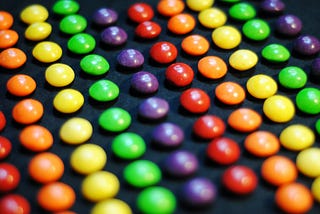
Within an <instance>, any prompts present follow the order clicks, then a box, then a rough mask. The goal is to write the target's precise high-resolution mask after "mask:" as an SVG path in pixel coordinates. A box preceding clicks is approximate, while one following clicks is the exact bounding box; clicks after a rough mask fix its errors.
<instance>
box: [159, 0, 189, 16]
mask: <svg viewBox="0 0 320 214" xmlns="http://www.w3.org/2000/svg"><path fill="white" fill-rule="evenodd" d="M184 8H185V3H184V1H182V0H163V1H159V2H158V4H157V11H158V13H159V14H161V15H162V16H174V15H177V14H180V13H182V11H183V10H184Z"/></svg>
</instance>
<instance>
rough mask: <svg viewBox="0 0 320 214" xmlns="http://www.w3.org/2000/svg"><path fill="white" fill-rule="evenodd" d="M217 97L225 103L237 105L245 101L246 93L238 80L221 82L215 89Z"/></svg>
mask: <svg viewBox="0 0 320 214" xmlns="http://www.w3.org/2000/svg"><path fill="white" fill-rule="evenodd" d="M214 93H215V95H216V97H217V98H218V99H219V100H220V101H221V102H222V103H224V104H227V105H237V104H240V103H242V102H243V101H244V99H245V98H246V93H245V91H244V89H243V87H242V86H241V85H239V84H238V83H236V82H230V81H228V82H223V83H220V84H219V85H218V86H217V87H216V88H215V91H214Z"/></svg>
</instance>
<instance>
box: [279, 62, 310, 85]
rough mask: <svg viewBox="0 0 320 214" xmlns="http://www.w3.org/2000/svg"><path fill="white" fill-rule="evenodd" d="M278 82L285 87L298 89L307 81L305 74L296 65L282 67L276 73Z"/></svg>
mask: <svg viewBox="0 0 320 214" xmlns="http://www.w3.org/2000/svg"><path fill="white" fill-rule="evenodd" d="M278 79H279V83H280V84H281V85H282V86H284V87H285V88H290V89H298V88H302V87H304V86H305V84H306V83H307V79H308V77H307V74H306V73H305V72H304V70H302V69H301V68H299V67H297V66H288V67H285V68H283V69H282V70H281V71H280V72H279V74H278Z"/></svg>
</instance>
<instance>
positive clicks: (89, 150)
mask: <svg viewBox="0 0 320 214" xmlns="http://www.w3.org/2000/svg"><path fill="white" fill-rule="evenodd" d="M106 163H107V153H106V152H105V151H104V149H103V148H102V147H101V146H99V145H96V144H91V143H88V144H83V145H80V146H78V147H77V148H76V149H75V150H73V152H72V153H71V156H70V165H71V168H72V169H73V170H74V171H76V172H78V173H80V174H83V175H88V174H91V173H93V172H96V171H99V170H102V169H103V167H104V166H105V165H106Z"/></svg>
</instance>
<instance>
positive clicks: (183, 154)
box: [163, 150, 199, 178]
mask: <svg viewBox="0 0 320 214" xmlns="http://www.w3.org/2000/svg"><path fill="white" fill-rule="evenodd" d="M198 167H199V161H198V159H197V157H196V156H195V155H194V154H193V153H192V152H189V151H186V150H177V151H174V152H172V153H171V154H169V155H168V156H167V157H166V158H165V159H164V161H163V170H164V172H165V173H167V174H169V175H170V176H173V177H181V178H183V177H186V176H191V175H193V174H194V173H195V172H196V171H197V170H198Z"/></svg>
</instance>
